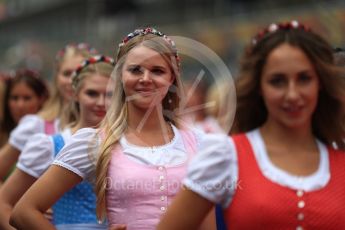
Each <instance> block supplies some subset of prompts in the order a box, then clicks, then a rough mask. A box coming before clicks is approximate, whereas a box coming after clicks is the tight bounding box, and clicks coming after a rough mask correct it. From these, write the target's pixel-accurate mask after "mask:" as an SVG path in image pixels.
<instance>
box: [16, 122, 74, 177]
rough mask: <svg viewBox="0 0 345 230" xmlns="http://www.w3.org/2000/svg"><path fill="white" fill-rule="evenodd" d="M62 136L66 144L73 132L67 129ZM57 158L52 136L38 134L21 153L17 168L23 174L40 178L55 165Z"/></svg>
mask: <svg viewBox="0 0 345 230" xmlns="http://www.w3.org/2000/svg"><path fill="white" fill-rule="evenodd" d="M61 136H62V138H63V140H64V142H65V144H66V143H68V142H69V141H70V139H71V136H72V134H71V130H70V129H69V128H67V129H65V130H64V131H63V132H62V133H61ZM54 156H55V149H54V141H53V138H52V136H50V135H47V134H44V133H38V134H35V135H34V136H32V137H31V138H30V139H29V140H28V142H27V144H26V145H25V147H24V149H23V151H22V152H21V154H20V156H19V159H18V162H17V168H19V169H20V170H22V171H23V172H25V173H27V174H29V175H30V176H33V177H35V178H39V177H40V176H41V175H42V174H43V173H44V172H45V171H46V170H47V169H48V168H49V166H50V165H51V163H53V161H54Z"/></svg>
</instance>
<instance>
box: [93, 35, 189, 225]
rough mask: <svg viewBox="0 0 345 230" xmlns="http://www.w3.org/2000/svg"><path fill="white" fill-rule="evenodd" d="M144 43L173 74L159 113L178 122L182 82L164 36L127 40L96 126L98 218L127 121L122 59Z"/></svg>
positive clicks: (100, 217) (102, 212)
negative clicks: (113, 154) (98, 137)
mask: <svg viewBox="0 0 345 230" xmlns="http://www.w3.org/2000/svg"><path fill="white" fill-rule="evenodd" d="M139 45H141V46H144V47H147V48H150V49H152V50H154V51H156V52H158V53H159V54H160V55H161V56H162V57H163V58H164V60H165V61H166V62H167V63H168V65H169V67H170V69H171V72H172V74H173V76H174V81H173V83H172V85H171V86H170V88H169V91H168V93H167V95H166V96H165V98H164V99H163V102H162V106H163V116H164V118H165V119H166V120H167V121H169V122H171V123H173V124H175V125H177V122H178V115H177V114H178V105H179V96H180V95H181V94H182V93H183V92H182V83H181V80H180V72H179V67H178V60H177V59H176V56H174V49H173V47H172V46H171V44H169V43H168V42H167V41H166V40H165V39H164V38H162V37H160V36H157V35H154V34H140V35H137V36H135V37H134V38H132V39H130V40H129V41H128V42H126V43H125V44H124V45H122V46H121V47H120V48H119V52H118V55H117V58H116V60H117V63H116V66H115V69H114V71H113V74H112V77H113V80H114V83H115V84H114V88H113V97H112V104H111V105H110V107H109V110H108V112H107V114H106V117H105V119H104V120H103V121H102V123H101V126H100V129H99V130H100V131H99V132H100V135H101V136H102V142H101V145H100V150H99V153H98V155H97V156H98V159H97V163H96V186H95V192H96V194H97V207H96V213H97V217H98V219H99V220H104V218H105V215H106V185H107V181H106V180H107V173H108V167H109V163H110V159H111V151H112V149H113V147H114V146H115V145H116V144H117V143H118V141H119V139H120V138H121V136H122V135H123V133H124V132H125V131H126V129H127V126H128V123H127V119H128V109H127V103H126V95H125V93H124V89H123V85H122V80H121V78H122V68H123V66H124V63H125V61H126V56H127V54H128V52H130V51H131V49H133V48H134V47H136V46H139Z"/></svg>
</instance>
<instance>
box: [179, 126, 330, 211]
mask: <svg viewBox="0 0 345 230" xmlns="http://www.w3.org/2000/svg"><path fill="white" fill-rule="evenodd" d="M246 135H247V138H248V139H249V142H250V144H251V146H252V148H253V151H254V155H255V159H256V162H257V164H258V166H259V168H260V170H261V172H262V173H263V175H264V176H265V177H266V178H267V179H269V180H271V181H272V182H274V183H276V184H279V185H281V186H284V187H288V188H291V189H294V190H304V191H307V192H308V191H314V190H318V189H321V188H323V187H325V186H326V185H327V183H328V182H329V180H330V169H329V156H328V151H327V148H326V146H325V145H324V144H322V143H321V142H320V141H318V140H317V145H318V148H319V153H320V163H319V167H318V170H317V171H316V172H314V173H313V174H311V175H308V176H296V175H291V174H290V173H288V172H286V171H284V170H282V169H280V168H278V167H277V166H275V165H274V164H273V163H272V162H271V161H270V159H269V157H268V155H267V151H266V147H265V144H264V141H263V139H262V136H261V134H260V131H259V129H256V130H253V131H251V132H248V133H247V134H246ZM212 142H213V143H215V141H212ZM203 144H207V143H201V148H200V149H201V152H199V154H198V155H197V156H196V157H195V158H194V159H193V161H192V162H191V164H190V165H189V169H188V174H187V177H186V178H185V179H184V181H183V183H184V184H185V185H186V186H187V187H189V188H191V189H192V190H193V191H194V192H196V193H198V194H200V195H201V196H203V197H205V198H206V199H208V200H210V201H212V202H214V203H218V204H222V205H223V207H227V206H228V205H229V204H230V202H231V199H232V197H233V195H234V192H235V189H236V184H237V180H238V162H237V151H236V148H235V145H234V142H233V140H232V139H231V138H228V140H223V141H222V140H220V139H219V140H218V144H217V145H215V144H214V145H210V146H205V147H204V148H203V147H202V145H203Z"/></svg>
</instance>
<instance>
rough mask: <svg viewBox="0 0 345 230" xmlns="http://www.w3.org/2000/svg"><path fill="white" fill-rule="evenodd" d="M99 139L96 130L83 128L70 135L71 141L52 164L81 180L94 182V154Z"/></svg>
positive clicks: (96, 150)
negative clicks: (68, 171)
mask: <svg viewBox="0 0 345 230" xmlns="http://www.w3.org/2000/svg"><path fill="white" fill-rule="evenodd" d="M99 144H100V138H99V136H98V134H97V130H96V129H92V128H84V129H80V130H78V131H77V132H76V133H75V134H74V135H72V137H71V140H70V141H69V142H68V143H67V144H66V145H65V146H64V147H63V148H62V149H61V151H60V153H59V154H58V155H57V156H56V158H55V160H54V162H53V164H54V165H58V166H61V167H63V168H66V169H68V170H70V171H72V172H73V173H75V174H77V175H79V176H80V177H81V178H83V179H86V180H88V181H90V182H94V178H95V169H96V160H95V159H96V158H97V157H96V154H97V153H98V148H99Z"/></svg>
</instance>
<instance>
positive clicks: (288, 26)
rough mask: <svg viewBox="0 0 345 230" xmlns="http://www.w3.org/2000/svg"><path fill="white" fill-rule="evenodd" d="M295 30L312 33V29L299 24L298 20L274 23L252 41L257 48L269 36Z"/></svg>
mask: <svg viewBox="0 0 345 230" xmlns="http://www.w3.org/2000/svg"><path fill="white" fill-rule="evenodd" d="M294 29H302V30H305V31H310V28H309V27H307V26H305V25H303V24H301V23H299V22H298V21H296V20H293V21H291V22H283V23H278V24H276V23H272V24H271V25H269V26H268V27H267V28H265V29H263V30H261V31H260V32H259V33H258V34H257V35H256V36H255V37H254V38H253V39H252V45H253V46H255V45H256V44H257V43H258V42H259V41H260V40H261V39H262V38H263V37H265V36H266V35H267V34H272V33H275V32H276V31H278V30H294Z"/></svg>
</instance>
